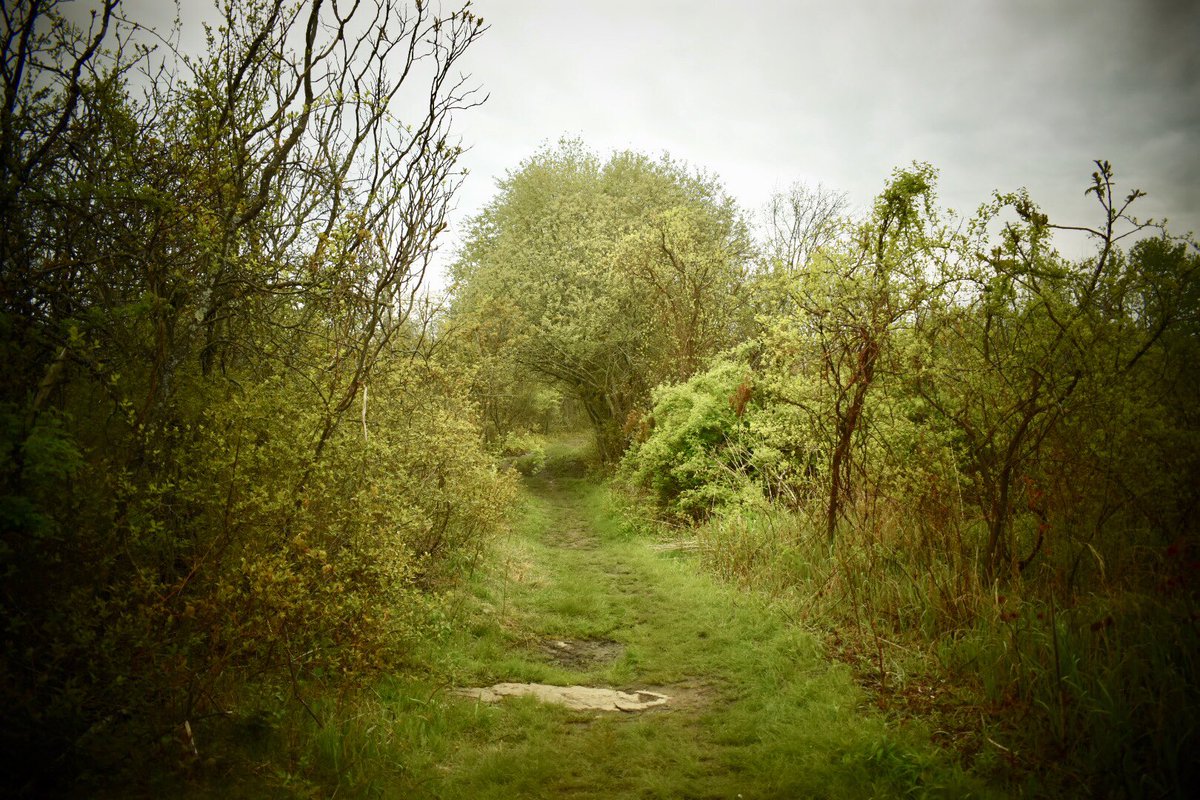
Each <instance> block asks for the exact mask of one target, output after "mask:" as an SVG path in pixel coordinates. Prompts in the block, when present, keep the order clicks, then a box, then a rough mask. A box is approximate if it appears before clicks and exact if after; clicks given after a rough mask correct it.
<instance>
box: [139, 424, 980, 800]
mask: <svg viewBox="0 0 1200 800" xmlns="http://www.w3.org/2000/svg"><path fill="white" fill-rule="evenodd" d="M585 457H586V453H585V452H584V451H583V450H582V443H581V442H579V441H575V442H562V441H559V442H552V443H550V444H549V446H548V447H547V459H546V467H545V469H544V470H543V471H542V472H540V473H539V474H537V475H535V476H533V477H530V478H526V479H525V486H526V490H527V491H526V493H525V497H524V501H523V509H522V512H521V513H520V514H519V515H518V516H517V519H516V521H515V524H514V530H513V532H512V535H511V536H509V537H508V538H506V539H505V540H504V541H500V542H497V543H496V544H495V550H494V552H493V556H492V558H490V559H488V560H487V566H486V567H482V568H481V569H480V570H479V571H477V572H476V574H475V575H473V576H472V577H471V578H470V579H469V580H468V581H467V584H466V587H465V590H464V591H463V592H462V593H461V594H460V595H457V596H456V599H455V600H454V601H453V602H452V604H451V612H450V619H449V623H450V624H449V625H448V626H447V631H448V632H447V633H446V634H445V635H444V636H443V637H441V638H440V639H437V640H430V641H428V642H426V643H425V644H424V645H422V647H421V648H420V649H419V650H418V651H416V652H414V653H413V654H412V663H411V664H409V665H407V666H406V667H404V668H403V669H401V670H398V671H397V674H396V675H395V676H393V677H391V678H389V679H387V680H385V681H383V682H382V683H381V684H380V685H378V686H376V687H374V688H373V689H371V690H368V691H364V692H358V693H354V694H352V695H348V696H345V697H343V698H341V700H340V701H337V700H336V699H335V698H332V697H329V696H326V697H324V699H321V698H316V699H314V700H312V701H311V702H310V705H311V706H313V708H314V711H315V713H316V714H317V716H318V717H319V718H321V719H322V721H323V725H322V726H321V727H320V728H318V727H317V726H316V725H315V724H313V723H312V721H311V720H308V719H307V718H306V715H305V714H304V713H303V712H301V711H300V710H299V709H296V708H294V707H293V706H288V705H276V706H274V707H277V708H283V709H284V710H283V711H278V712H275V713H274V715H273V716H272V715H268V716H266V717H259V718H252V717H246V716H242V717H239V718H237V720H235V721H229V720H227V721H225V722H223V723H221V724H223V725H225V726H226V728H227V730H225V731H223V732H220V731H217V730H216V728H215V727H213V726H209V728H207V729H205V730H203V731H201V734H202V735H201V736H200V737H198V739H199V741H200V742H201V748H202V750H205V751H206V752H202V753H201V758H200V761H199V763H198V764H197V765H195V767H194V768H193V771H192V773H191V775H190V776H188V779H187V780H186V781H182V782H180V781H178V780H176V781H174V782H173V784H172V785H171V786H169V787H164V786H162V785H156V786H153V787H151V788H150V789H148V790H147V791H146V794H147V795H154V794H161V793H162V792H163V790H164V789H167V788H169V789H170V793H171V794H174V795H183V796H217V795H220V796H223V797H239V796H244V797H252V796H279V797H330V796H335V795H336V796H337V797H406V798H422V797H429V798H447V799H450V798H481V799H486V798H513V797H529V798H538V797H577V798H613V797H637V798H737V797H745V798H772V797H777V798H793V797H812V798H869V797H880V798H882V797H955V798H964V797H987V796H994V795H995V792H994V791H992V790H991V789H989V788H988V787H987V786H986V785H984V784H983V783H982V782H981V781H980V780H978V779H977V778H975V777H974V776H972V775H970V774H967V773H966V772H964V770H963V769H962V768H961V766H960V765H959V764H958V763H956V761H955V760H954V759H953V758H951V757H948V755H947V753H946V752H945V751H943V750H940V749H939V748H938V747H936V746H934V745H933V744H932V743H931V741H930V736H931V733H930V731H929V730H928V729H927V728H925V727H924V726H923V725H922V724H920V723H919V722H917V721H911V720H910V721H908V722H906V723H904V724H897V723H896V722H895V721H894V720H889V719H888V718H886V717H885V716H884V715H882V714H880V713H878V711H877V710H875V709H874V708H873V707H872V706H871V705H870V704H869V702H868V698H867V696H866V695H865V694H864V692H863V691H862V689H861V688H860V687H859V686H858V685H856V683H855V681H854V680H853V676H852V674H851V671H850V670H849V669H848V668H847V667H845V666H844V665H840V664H838V663H836V662H832V661H831V660H830V659H829V658H828V657H827V656H826V654H825V652H824V648H823V645H822V643H821V642H820V641H819V639H818V638H817V637H816V636H815V635H814V634H812V633H810V632H807V631H805V630H804V629H802V628H801V627H799V626H797V625H795V624H794V622H793V621H792V620H791V619H789V618H788V617H787V616H786V615H785V614H784V613H783V612H782V611H781V610H780V607H779V605H778V604H776V603H772V602H771V601H770V600H769V599H768V598H767V597H765V596H764V595H762V594H761V593H753V592H751V593H748V592H745V591H741V590H739V589H737V588H736V587H734V586H732V585H731V584H729V583H727V582H723V581H720V580H718V579H715V578H714V577H711V576H710V575H709V574H708V573H706V572H705V571H704V570H701V569H698V564H697V563H696V562H695V558H694V557H692V556H688V555H681V554H679V553H672V552H664V551H662V550H660V549H656V548H655V547H653V544H654V541H653V539H650V538H647V537H646V536H645V535H644V533H645V531H644V530H638V529H636V527H635V526H634V525H632V524H631V522H630V520H629V518H628V517H626V516H624V515H622V514H621V513H620V511H619V509H618V507H617V503H615V502H614V499H613V497H612V495H611V494H610V493H609V491H608V490H607V489H606V488H604V487H603V486H602V485H601V484H600V483H599V482H596V481H593V480H589V479H588V478H587V477H586V473H587V468H586V461H585ZM562 640H568V641H573V642H576V643H577V644H578V645H579V646H580V647H582V644H587V643H593V644H595V645H596V647H597V648H599V650H598V651H599V652H602V654H603V657H598V658H594V659H587V658H578V659H565V660H564V659H556V658H554V657H553V656H552V654H548V653H549V651H548V650H547V642H550V641H562ZM500 681H536V682H546V683H554V684H586V685H597V686H609V687H613V688H621V689H637V688H647V689H654V690H656V691H661V692H663V693H665V694H667V695H669V696H671V697H672V702H671V703H670V704H668V705H667V706H666V707H664V708H662V709H657V710H653V711H649V712H645V713H642V714H630V715H626V714H612V713H600V712H577V711H570V710H566V709H563V708H558V707H554V706H549V705H543V704H540V703H538V702H536V701H533V700H529V699H509V700H506V701H505V702H503V703H501V704H498V705H494V706H493V705H487V704H482V703H478V702H476V701H473V700H470V699H466V698H462V697H459V696H457V695H455V694H454V693H453V692H452V691H451V690H452V688H453V687H462V686H485V685H490V684H492V683H495V682H500ZM266 705H268V706H270V704H269V703H268V704H266ZM239 737H240V740H239V741H235V740H238V738H239ZM206 742H212V744H210V745H208V746H207V747H206V746H205V743H206ZM206 759H207V760H206ZM181 783H182V785H180V784H181ZM126 796H128V794H126Z"/></svg>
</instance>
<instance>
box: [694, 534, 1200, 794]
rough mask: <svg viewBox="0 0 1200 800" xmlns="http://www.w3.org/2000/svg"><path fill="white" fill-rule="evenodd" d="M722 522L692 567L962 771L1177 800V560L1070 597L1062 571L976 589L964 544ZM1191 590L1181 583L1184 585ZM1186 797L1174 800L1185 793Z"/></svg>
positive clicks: (1190, 711) (1187, 741) (1181, 637)
mask: <svg viewBox="0 0 1200 800" xmlns="http://www.w3.org/2000/svg"><path fill="white" fill-rule="evenodd" d="M822 522H823V520H814V519H809V518H807V517H806V516H805V515H804V514H802V513H797V512H790V513H789V512H782V511H761V510H741V511H729V512H726V513H724V514H721V515H718V516H716V517H714V518H712V519H710V520H709V521H708V522H707V523H705V524H703V525H700V526H698V527H697V528H695V530H694V533H695V535H696V536H697V539H698V552H699V553H700V554H701V555H700V558H701V560H702V562H703V563H704V564H705V565H706V566H707V567H709V568H710V569H711V570H713V571H714V572H716V573H717V574H718V575H720V576H722V577H723V578H725V579H727V580H729V581H732V582H734V583H736V584H737V585H739V586H741V587H743V588H744V589H749V590H751V591H753V592H755V593H761V594H764V595H767V596H770V597H772V598H773V599H774V600H775V601H776V603H777V604H778V605H779V606H780V607H781V608H784V609H786V610H787V611H788V613H791V614H792V615H794V618H795V620H796V621H797V622H798V623H799V624H802V625H803V626H804V627H807V628H811V629H816V630H819V631H822V632H824V634H825V637H826V641H827V643H828V644H829V646H830V647H831V649H832V651H833V652H834V653H835V654H836V655H838V656H839V657H840V658H842V659H843V660H845V661H847V662H848V663H850V664H851V666H853V668H854V669H855V671H856V674H857V675H858V677H859V680H860V682H861V683H862V684H863V685H864V686H866V687H867V688H868V690H869V691H870V692H871V693H872V695H873V696H874V697H875V699H876V702H877V703H878V704H879V705H880V706H881V707H883V708H885V709H887V710H889V711H891V712H893V713H895V714H896V715H898V716H901V717H906V716H916V717H923V718H926V719H928V720H929V721H930V722H931V724H932V725H934V726H935V727H936V728H937V733H936V738H938V739H940V740H941V742H942V743H943V744H945V745H947V746H951V747H955V748H957V749H958V750H959V752H960V753H961V755H962V757H963V759H964V763H966V764H969V765H971V766H972V767H973V768H974V770H975V771H977V772H980V773H982V774H991V775H992V776H993V777H994V778H995V779H997V780H1001V781H1003V782H1004V783H1005V784H1006V785H1008V786H1009V787H1010V790H1012V791H1014V792H1017V793H1021V794H1026V795H1030V796H1045V795H1050V796H1079V795H1086V796H1094V797H1129V798H1141V797H1147V798H1149V797H1185V796H1188V795H1189V793H1190V791H1191V788H1194V787H1196V786H1197V785H1200V772H1198V771H1197V760H1196V759H1195V757H1194V752H1195V750H1196V746H1197V744H1198V743H1197V732H1196V723H1195V720H1196V719H1197V718H1198V716H1200V691H1198V690H1197V686H1196V682H1195V680H1194V676H1195V675H1197V674H1200V635H1198V630H1197V620H1198V618H1200V613H1198V611H1197V602H1196V594H1195V593H1194V592H1193V591H1190V590H1189V588H1188V583H1187V581H1188V580H1189V577H1190V576H1189V574H1188V571H1189V570H1193V569H1194V565H1190V564H1189V561H1188V554H1187V553H1185V552H1182V551H1180V552H1176V551H1173V550H1168V552H1167V553H1166V554H1165V556H1164V558H1163V561H1162V563H1159V564H1157V565H1156V570H1157V571H1156V574H1155V575H1149V576H1148V575H1138V576H1125V577H1124V579H1123V580H1120V581H1118V580H1116V579H1115V578H1113V577H1112V576H1111V575H1109V576H1106V577H1105V579H1103V580H1100V579H1096V580H1092V581H1089V585H1090V587H1091V588H1090V589H1089V590H1088V591H1078V590H1077V591H1070V590H1069V587H1068V586H1067V585H1066V582H1065V579H1064V578H1063V575H1065V574H1066V569H1065V567H1066V566H1069V564H1067V565H1064V564H1063V563H1062V562H1053V561H1052V562H1050V563H1049V564H1047V565H1046V566H1045V567H1044V568H1043V569H1042V570H1041V572H1040V574H1038V575H1037V576H1036V580H1034V579H1032V578H1031V579H1028V580H1024V581H1023V580H1020V579H1019V577H1018V579H1016V580H1013V581H1010V582H1008V583H1007V584H1005V585H1003V586H1002V585H1000V584H999V583H994V584H992V585H987V584H984V583H983V582H982V581H981V580H980V579H979V577H978V572H977V570H975V569H973V568H972V566H971V560H972V558H973V552H972V550H971V547H972V545H971V542H973V541H974V540H975V538H976V536H977V535H978V534H981V533H982V532H976V531H964V532H962V537H961V538H960V539H959V542H960V545H961V546H960V547H958V548H955V547H950V548H939V549H937V550H936V551H935V549H934V546H933V545H932V544H931V543H930V542H929V541H928V540H923V539H922V537H921V536H920V535H919V534H916V535H914V533H913V530H914V529H915V527H916V526H913V527H910V528H905V527H904V526H903V525H900V524H895V525H893V526H890V527H886V526H877V527H876V528H874V529H868V528H866V527H865V526H861V525H854V524H850V523H847V524H844V525H843V526H842V527H841V528H840V529H839V530H838V539H837V543H836V546H831V545H830V543H829V542H828V539H827V538H826V536H825V531H824V530H823V527H822ZM1193 588H1194V584H1193ZM1189 787H1191V788H1189Z"/></svg>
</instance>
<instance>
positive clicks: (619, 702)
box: [458, 683, 670, 712]
mask: <svg viewBox="0 0 1200 800" xmlns="http://www.w3.org/2000/svg"><path fill="white" fill-rule="evenodd" d="M458 693H459V694H461V695H463V696H464V697H474V698H476V699H477V700H482V701H483V702H485V703H496V702H499V701H500V700H501V699H503V698H505V697H536V698H537V699H538V700H541V701H542V702H543V703H555V704H557V705H562V706H566V707H567V708H571V709H574V710H576V711H626V712H634V711H645V710H646V709H648V708H656V707H658V706H663V705H666V704H667V702H668V700H670V698H669V697H667V696H666V695H665V694H659V693H658V692H649V691H635V692H620V691H617V690H616V689H599V688H596V687H593V686H548V685H546V684H544V683H497V684H496V685H495V686H488V687H484V688H481V689H460V690H459V692H458Z"/></svg>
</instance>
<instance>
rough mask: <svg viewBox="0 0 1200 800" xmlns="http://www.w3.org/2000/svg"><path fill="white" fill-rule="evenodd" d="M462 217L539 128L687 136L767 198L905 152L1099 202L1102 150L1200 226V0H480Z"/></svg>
mask: <svg viewBox="0 0 1200 800" xmlns="http://www.w3.org/2000/svg"><path fill="white" fill-rule="evenodd" d="M473 7H474V8H475V10H476V12H477V13H479V14H480V15H482V16H483V17H484V19H485V21H486V22H487V23H488V24H489V25H490V26H491V28H490V30H489V31H488V33H487V34H486V35H485V36H484V38H483V39H482V40H481V41H480V42H478V43H477V45H476V46H475V47H474V51H473V52H472V53H470V57H469V60H468V61H469V69H470V70H471V72H472V73H473V74H474V76H475V77H476V78H477V79H478V80H479V82H480V83H481V84H482V85H483V87H484V88H485V89H486V90H487V91H488V92H490V94H491V98H490V99H489V101H488V103H487V104H486V105H485V106H484V107H483V108H481V109H478V110H476V111H474V112H472V113H471V114H468V115H464V116H463V117H462V118H461V119H460V124H459V125H458V131H459V132H460V133H461V135H462V136H463V139H464V142H465V143H466V144H467V145H468V146H470V147H471V152H470V153H469V154H468V155H467V158H466V164H467V166H468V167H469V168H470V169H471V172H472V174H471V177H470V178H469V179H468V182H467V183H466V185H464V187H463V191H462V194H461V197H460V200H459V215H458V218H459V219H462V218H463V217H465V216H467V215H469V214H471V213H473V212H474V211H476V210H478V208H479V207H480V206H482V205H483V204H484V203H486V202H487V201H488V200H489V199H490V198H491V197H492V195H493V194H494V191H495V182H494V179H495V178H496V177H497V176H500V175H503V173H504V172H505V171H506V170H508V169H511V168H513V167H515V166H516V165H518V164H519V162H520V161H521V159H523V158H525V157H527V156H529V155H530V154H531V153H533V152H534V151H535V150H536V149H537V147H538V146H539V144H540V143H542V142H545V141H551V142H553V141H556V140H557V139H559V138H560V137H562V136H564V135H569V136H579V137H581V138H582V139H584V141H585V142H587V143H588V144H590V145H591V146H592V147H594V148H596V149H598V150H600V151H602V152H604V151H607V150H609V149H612V148H634V149H637V150H641V151H645V152H648V153H658V152H660V151H663V150H667V151H669V152H670V153H671V155H673V156H675V157H678V158H683V159H686V160H687V161H688V162H690V163H692V164H693V165H696V166H702V167H705V168H707V169H709V170H711V171H713V172H715V173H717V174H718V175H719V176H721V178H723V180H724V182H725V185H726V187H727V188H728V189H729V191H730V193H731V194H733V195H734V196H735V197H737V198H738V199H739V200H740V201H741V203H742V204H743V205H744V206H745V207H747V208H750V209H755V208H758V207H761V206H762V205H763V203H764V202H765V201H766V199H767V197H768V196H769V195H770V193H771V192H772V190H773V189H775V188H783V187H786V186H787V185H788V184H790V183H791V182H793V181H797V180H799V181H804V182H807V183H813V184H815V183H823V184H825V185H826V186H828V187H831V188H835V189H840V190H844V191H846V192H847V193H848V194H849V196H850V199H851V201H852V202H853V203H854V204H855V205H857V206H859V207H866V206H868V205H869V204H870V202H871V199H872V197H873V196H874V195H875V194H876V193H877V192H878V191H879V190H880V189H881V188H882V186H883V183H884V181H885V180H886V179H887V177H888V175H889V174H890V172H891V170H892V169H893V168H894V167H896V166H901V165H905V164H908V163H910V162H912V161H913V160H921V161H929V162H931V163H932V164H933V165H934V166H935V167H937V168H938V169H939V170H940V171H941V182H940V196H941V199H942V202H943V204H944V205H946V206H949V207H951V208H955V209H957V210H959V211H963V212H971V211H974V210H975V208H977V207H978V205H979V204H980V203H982V202H984V201H986V200H987V199H989V197H990V194H991V192H992V191H993V190H995V189H1001V190H1010V189H1017V188H1019V187H1021V186H1025V187H1028V189H1029V190H1030V192H1031V193H1032V195H1033V197H1034V199H1035V200H1036V201H1038V202H1040V203H1041V204H1042V206H1043V208H1044V209H1046V210H1047V211H1048V212H1049V213H1050V215H1051V217H1052V219H1055V220H1058V221H1062V222H1065V223H1081V222H1089V221H1094V220H1095V219H1096V217H1095V213H1094V211H1093V209H1092V207H1091V206H1092V204H1093V203H1094V201H1092V200H1085V199H1084V197H1083V190H1084V189H1085V188H1086V186H1087V184H1088V181H1089V179H1090V175H1091V172H1092V170H1093V168H1094V167H1093V165H1092V160H1093V159H1096V158H1105V159H1108V160H1110V161H1111V162H1112V163H1113V165H1114V167H1115V169H1116V171H1117V179H1118V181H1119V186H1120V187H1123V188H1133V187H1135V186H1136V187H1141V188H1143V189H1145V190H1146V191H1148V192H1149V197H1147V198H1146V199H1145V200H1142V201H1140V202H1139V204H1138V206H1139V210H1140V212H1141V214H1142V215H1144V216H1155V217H1161V216H1168V217H1170V219H1171V227H1172V229H1173V230H1175V231H1179V232H1186V231H1188V230H1200V153H1198V152H1197V146H1198V145H1200V2H1194V0H1153V1H1146V0H1142V1H1138V0H1123V1H1121V0H1067V1H1065V2H1055V1H1054V0H1028V1H1023V0H1022V1H1008V2H1003V1H1001V0H994V1H992V2H984V1H983V0H908V1H905V0H868V1H866V2H845V3H831V2H828V0H821V1H820V2H808V1H799V2H798V1H796V0H792V1H791V2H785V1H784V0H778V1H775V0H742V2H717V1H716V0H710V1H709V2H704V0H580V1H578V2H565V1H563V0H476V1H475V2H474V4H473Z"/></svg>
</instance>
